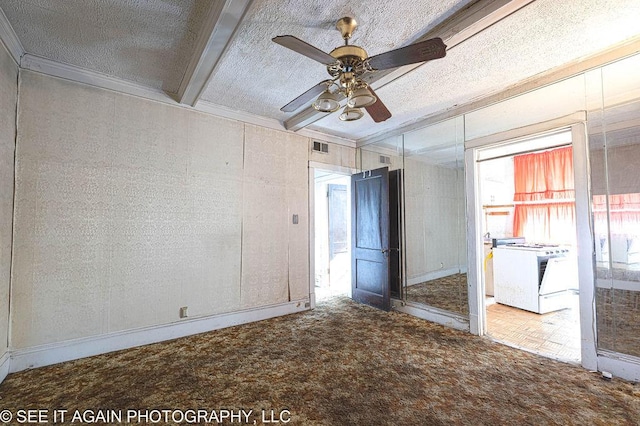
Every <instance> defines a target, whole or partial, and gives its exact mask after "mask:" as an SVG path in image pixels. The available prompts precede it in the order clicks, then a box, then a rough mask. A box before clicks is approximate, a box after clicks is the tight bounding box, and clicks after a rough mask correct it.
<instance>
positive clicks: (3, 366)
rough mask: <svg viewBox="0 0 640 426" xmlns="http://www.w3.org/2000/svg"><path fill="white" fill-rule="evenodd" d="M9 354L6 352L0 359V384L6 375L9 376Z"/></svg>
mask: <svg viewBox="0 0 640 426" xmlns="http://www.w3.org/2000/svg"><path fill="white" fill-rule="evenodd" d="M10 355H11V353H10V352H9V350H7V351H6V352H5V353H4V354H3V355H2V356H1V357H0V383H2V382H3V381H4V379H5V377H7V374H9V368H10V367H11V365H10V364H11V357H10Z"/></svg>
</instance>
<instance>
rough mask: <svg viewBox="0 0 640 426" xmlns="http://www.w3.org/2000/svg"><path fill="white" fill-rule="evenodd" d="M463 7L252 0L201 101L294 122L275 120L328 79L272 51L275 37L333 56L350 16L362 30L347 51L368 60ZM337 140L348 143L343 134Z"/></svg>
mask: <svg viewBox="0 0 640 426" xmlns="http://www.w3.org/2000/svg"><path fill="white" fill-rule="evenodd" d="M468 3H469V0H464V1H461V0H438V1H428V2H427V1H423V2H418V3H416V1H415V0H396V1H380V2H379V1H362V0H354V1H344V0H305V1H301V0H256V1H255V2H254V4H253V6H252V7H251V10H250V11H249V12H248V13H247V16H245V18H244V21H243V22H242V24H241V26H240V28H239V29H238V33H237V34H236V37H235V38H234V40H233V42H232V43H231V45H230V46H229V49H228V50H227V52H226V54H225V55H224V57H223V58H222V60H221V62H220V63H219V65H218V68H217V69H216V72H215V74H214V76H213V78H212V79H211V81H210V83H209V87H208V88H207V90H206V91H205V92H204V94H203V95H202V99H203V100H207V101H210V102H212V103H215V104H219V105H224V106H226V107H229V108H232V109H235V110H241V111H247V112H250V113H253V114H257V115H260V116H264V117H269V118H275V119H278V120H281V121H282V120H284V119H285V118H287V117H288V116H290V115H291V114H284V113H282V112H280V108H281V107H282V106H284V105H285V104H287V103H288V102H289V101H291V100H292V99H293V98H295V97H296V96H298V95H300V94H301V93H303V92H304V91H306V90H307V89H309V88H310V87H312V86H315V85H316V84H317V83H318V82H320V81H322V80H326V79H327V78H328V77H329V75H328V74H327V71H326V68H325V67H324V66H323V65H322V64H321V63H319V62H316V61H314V60H312V59H309V58H307V57H305V56H302V55H299V54H297V53H295V52H293V51H291V50H289V49H286V48H284V47H282V46H280V45H278V44H276V43H273V42H272V41H271V39H272V38H273V37H275V36H278V35H285V34H291V35H294V36H296V37H298V38H300V39H302V40H304V41H306V42H307V43H310V44H312V45H314V46H316V47H317V48H319V49H321V50H323V51H325V52H330V51H331V50H333V49H334V48H336V47H338V46H340V45H342V44H343V43H344V42H343V40H342V38H341V36H340V32H338V31H337V30H336V29H335V25H336V21H337V20H338V19H340V18H341V17H343V16H351V17H354V18H355V19H356V20H357V21H358V24H359V26H358V28H357V30H356V31H355V33H354V35H353V37H352V39H351V41H350V42H351V44H356V45H359V46H362V47H363V48H364V49H365V50H366V51H367V53H368V54H369V56H373V55H375V54H378V53H382V52H386V51H387V50H391V49H394V48H397V47H400V46H401V45H402V44H404V43H407V42H408V41H410V40H413V39H415V38H417V37H418V36H420V35H421V34H423V33H425V32H426V31H427V30H429V29H430V28H432V27H433V26H435V25H437V24H438V23H440V22H442V20H444V19H445V18H446V17H448V16H450V15H452V14H453V13H454V12H456V11H457V10H459V9H460V8H461V7H462V6H464V5H465V4H468ZM418 4H420V5H421V6H420V8H419V9H420V10H418V9H417V7H416V6H417V5H418ZM336 120H337V118H336ZM330 133H333V130H332V131H331V132H330ZM342 134H343V135H344V136H347V137H350V135H349V132H348V128H347V132H344V131H343V132H342Z"/></svg>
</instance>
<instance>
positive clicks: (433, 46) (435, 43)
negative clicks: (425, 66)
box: [368, 37, 447, 70]
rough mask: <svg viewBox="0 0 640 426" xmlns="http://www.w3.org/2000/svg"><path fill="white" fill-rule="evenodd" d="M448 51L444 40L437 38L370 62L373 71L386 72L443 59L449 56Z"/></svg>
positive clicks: (402, 48) (383, 54)
mask: <svg viewBox="0 0 640 426" xmlns="http://www.w3.org/2000/svg"><path fill="white" fill-rule="evenodd" d="M446 49H447V46H446V45H445V44H444V42H443V41H442V39H441V38H439V37H437V38H432V39H429V40H425V41H421V42H418V43H415V44H410V45H409V46H405V47H401V48H400V49H395V50H390V51H388V52H385V53H381V54H379V55H375V56H372V57H370V58H369V59H368V61H369V65H371V68H373V69H376V70H386V69H389V68H396V67H401V66H403V65H409V64H415V63H417V62H424V61H430V60H431V59H438V58H443V57H444V56H445V55H446V54H447V51H446Z"/></svg>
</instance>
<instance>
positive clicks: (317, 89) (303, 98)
mask: <svg viewBox="0 0 640 426" xmlns="http://www.w3.org/2000/svg"><path fill="white" fill-rule="evenodd" d="M330 82H331V80H325V81H321V82H320V83H318V84H316V85H315V86H313V87H312V88H311V89H309V90H307V91H306V92H304V93H303V94H302V95H300V96H298V97H297V98H295V99H294V100H292V101H291V102H289V103H288V104H286V105H285V106H283V107H282V108H280V111H282V112H293V111H295V110H297V109H298V108H300V107H301V106H303V105H306V104H307V103H308V102H309V101H310V100H311V99H314V98H315V97H316V96H318V95H319V94H320V93H322V92H324V91H325V90H326V88H327V87H328V86H327V83H330Z"/></svg>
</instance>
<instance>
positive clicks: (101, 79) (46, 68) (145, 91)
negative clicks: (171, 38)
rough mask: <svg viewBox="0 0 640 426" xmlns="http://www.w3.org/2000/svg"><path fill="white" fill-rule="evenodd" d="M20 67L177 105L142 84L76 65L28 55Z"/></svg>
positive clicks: (24, 57)
mask: <svg viewBox="0 0 640 426" xmlns="http://www.w3.org/2000/svg"><path fill="white" fill-rule="evenodd" d="M20 67H21V68H22V69H25V70H30V71H35V72H39V73H42V74H47V75H51V76H54V77H59V78H63V79H65V80H71V81H75V82H77V83H83V84H88V85H90V86H95V87H100V88H102V89H109V90H114V91H116V92H121V93H126V94H129V95H134V96H140V97H142V98H146V99H151V100H154V101H160V102H165V103H169V104H174V105H175V104H176V101H175V99H173V98H172V97H171V96H169V95H168V94H167V93H165V92H163V91H161V90H157V89H151V88H149V87H147V86H143V85H141V84H137V83H133V82H130V81H126V80H122V79H119V78H116V77H111V76H109V75H106V74H102V73H98V72H95V71H90V70H87V69H84V68H80V67H76V66H74V65H68V64H63V63H61V62H55V61H52V60H50V59H46V58H43V57H40V56H35V55H31V54H29V53H26V54H25V55H24V56H23V57H22V61H21V62H20Z"/></svg>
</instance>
